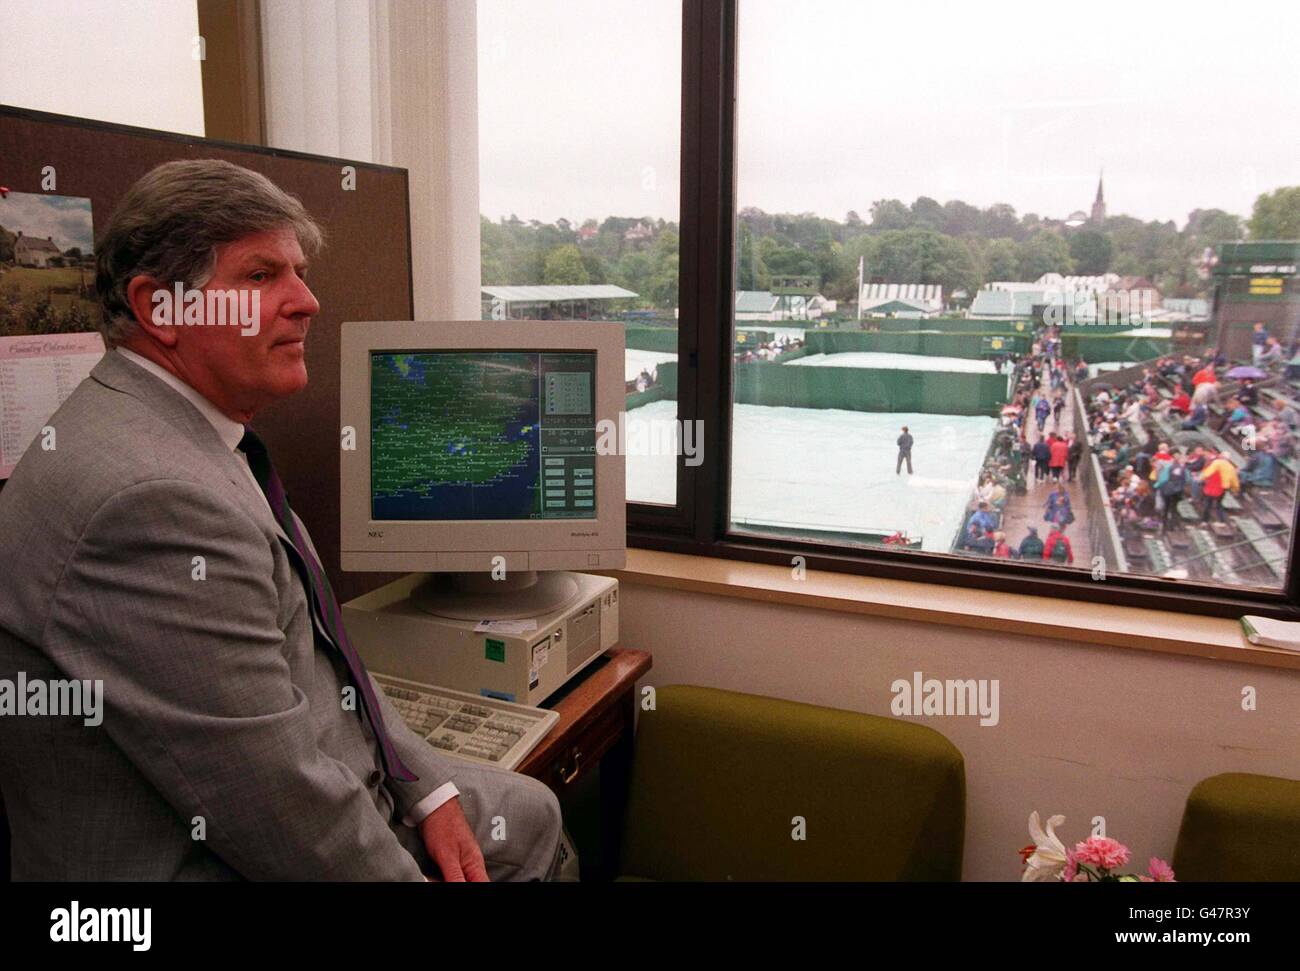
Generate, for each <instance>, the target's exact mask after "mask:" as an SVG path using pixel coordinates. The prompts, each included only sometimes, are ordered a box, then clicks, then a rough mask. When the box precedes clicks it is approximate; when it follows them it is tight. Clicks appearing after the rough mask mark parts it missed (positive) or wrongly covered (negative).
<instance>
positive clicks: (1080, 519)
mask: <svg viewBox="0 0 1300 971" xmlns="http://www.w3.org/2000/svg"><path fill="white" fill-rule="evenodd" d="M1051 387H1052V386H1051V380H1050V379H1049V378H1048V377H1047V376H1046V374H1044V376H1043V384H1042V387H1041V388H1040V390H1041V391H1042V392H1043V393H1044V394H1047V395H1048V396H1049V397H1050V395H1051ZM1065 392H1066V393H1065V407H1064V408H1063V409H1062V410H1061V421H1060V427H1059V428H1058V427H1057V423H1056V419H1054V418H1053V417H1052V416H1050V415H1049V416H1048V418H1047V424H1046V425H1045V426H1044V431H1045V432H1046V433H1051V432H1057V433H1058V434H1061V435H1068V434H1072V433H1073V432H1074V429H1075V421H1074V412H1075V408H1074V401H1075V394H1074V384H1073V382H1072V381H1070V380H1069V379H1068V378H1067V379H1066V386H1065ZM1026 421H1027V422H1028V436H1027V437H1028V439H1029V444H1030V445H1031V446H1032V445H1033V444H1034V443H1036V442H1037V441H1038V438H1039V435H1038V422H1037V421H1035V420H1034V418H1033V416H1029V417H1028V418H1027V419H1026ZM1085 424H1086V422H1085ZM1088 460H1089V452H1088V445H1087V442H1086V441H1085V442H1084V450H1083V457H1082V458H1081V459H1080V460H1079V468H1078V472H1077V473H1076V476H1075V480H1074V481H1073V482H1066V484H1065V485H1066V491H1067V492H1068V493H1069V496H1070V508H1071V509H1072V510H1073V511H1074V522H1072V523H1071V524H1070V525H1069V526H1068V527H1066V530H1065V535H1066V537H1067V538H1068V539H1069V540H1070V548H1071V550H1072V551H1073V553H1074V564H1073V565H1074V566H1076V567H1082V568H1084V569H1089V568H1091V563H1092V544H1091V541H1090V539H1089V535H1090V530H1089V529H1088V503H1087V502H1086V501H1085V499H1084V495H1083V475H1084V470H1085V467H1086V466H1087V463H1088ZM1025 485H1026V486H1028V488H1029V491H1028V492H1027V493H1026V494H1025V495H1023V496H1018V495H1014V494H1012V495H1010V496H1008V497H1007V503H1006V506H1005V507H1003V510H1002V531H1003V532H1004V533H1006V536H1007V543H1009V544H1010V546H1011V548H1012V549H1013V550H1014V549H1018V548H1019V546H1020V541H1021V540H1022V539H1024V538H1025V536H1026V534H1027V533H1028V527H1030V526H1034V527H1036V528H1037V530H1038V536H1039V538H1040V539H1042V540H1043V541H1044V542H1046V540H1047V534H1048V532H1049V531H1050V530H1051V525H1050V524H1049V523H1048V522H1047V521H1046V520H1045V519H1043V513H1044V511H1045V510H1046V508H1047V497H1048V495H1049V494H1050V493H1051V491H1052V481H1051V479H1050V478H1048V479H1047V480H1046V481H1044V482H1035V481H1034V463H1033V460H1032V459H1031V460H1030V462H1029V465H1028V466H1027V475H1026V477H1025Z"/></svg>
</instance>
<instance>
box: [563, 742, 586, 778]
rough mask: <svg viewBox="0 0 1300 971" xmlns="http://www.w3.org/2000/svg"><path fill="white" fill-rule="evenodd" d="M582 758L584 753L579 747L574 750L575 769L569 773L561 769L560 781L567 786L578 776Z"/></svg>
mask: <svg viewBox="0 0 1300 971" xmlns="http://www.w3.org/2000/svg"><path fill="white" fill-rule="evenodd" d="M581 759H582V753H581V752H579V751H578V750H577V749H574V750H573V771H572V772H570V773H569V774H568V775H565V774H564V769H560V781H561V782H562V783H564V784H565V785H566V786H567V785H568V784H569V783H570V782H572V781H573V780H574V779H576V778H577V777H578V762H579V761H580V760H581Z"/></svg>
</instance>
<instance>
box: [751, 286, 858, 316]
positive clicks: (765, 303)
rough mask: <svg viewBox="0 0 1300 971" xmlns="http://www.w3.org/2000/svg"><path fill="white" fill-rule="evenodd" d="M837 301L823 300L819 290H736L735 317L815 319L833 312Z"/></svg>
mask: <svg viewBox="0 0 1300 971" xmlns="http://www.w3.org/2000/svg"><path fill="white" fill-rule="evenodd" d="M837 305H838V304H837V302H836V301H834V300H827V299H826V298H825V297H823V296H822V295H821V294H820V293H815V294H813V295H812V296H811V297H803V296H797V295H787V296H780V295H777V294H775V293H772V292H771V291H770V290H737V291H736V302H735V314H736V320H737V321H742V320H766V321H775V320H818V319H820V318H821V317H822V316H823V315H824V314H833V313H834V312H835V308H836V307H837Z"/></svg>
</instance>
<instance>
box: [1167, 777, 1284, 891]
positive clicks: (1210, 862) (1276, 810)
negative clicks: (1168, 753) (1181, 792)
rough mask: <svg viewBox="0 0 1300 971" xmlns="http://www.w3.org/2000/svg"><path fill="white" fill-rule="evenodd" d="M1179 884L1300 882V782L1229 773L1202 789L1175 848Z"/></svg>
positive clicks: (1192, 799) (1190, 806)
mask: <svg viewBox="0 0 1300 971" xmlns="http://www.w3.org/2000/svg"><path fill="white" fill-rule="evenodd" d="M1173 866H1174V875H1175V876H1176V877H1177V878H1178V879H1179V880H1185V881H1199V880H1248V881H1253V880H1300V781H1298V780H1295V779H1278V778H1275V777H1273V776H1268V775H1250V774H1247V773H1244V772H1229V773H1225V774H1224V775H1214V776H1210V778H1208V779H1205V780H1202V781H1201V782H1199V783H1197V784H1196V788H1194V789H1193V790H1192V792H1191V795H1189V796H1188V797H1187V806H1186V808H1185V809H1184V810H1183V823H1182V826H1180V827H1179V829H1178V845H1177V846H1176V847H1175V848H1174V860H1173Z"/></svg>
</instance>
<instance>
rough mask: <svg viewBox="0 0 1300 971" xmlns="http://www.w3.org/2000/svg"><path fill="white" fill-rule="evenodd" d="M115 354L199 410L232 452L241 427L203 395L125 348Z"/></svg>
mask: <svg viewBox="0 0 1300 971" xmlns="http://www.w3.org/2000/svg"><path fill="white" fill-rule="evenodd" d="M117 353H119V354H121V355H122V356H123V357H124V358H126V359H127V360H128V361H130V362H131V363H132V364H138V365H139V366H140V367H142V368H144V369H145V370H146V371H148V372H149V373H150V374H152V375H153V376H154V377H156V378H158V380H160V381H162V382H163V383H164V384H166V385H167V386H168V387H170V388H173V389H174V390H175V391H176V392H178V393H179V394H181V395H183V396H184V397H185V400H186V401H188V402H189V403H190V404H192V405H193V406H194V407H195V408H197V409H198V410H199V414H201V415H202V416H203V417H204V418H206V419H207V420H208V421H209V422H211V423H212V427H213V428H215V429H216V430H217V434H218V435H220V436H221V440H222V441H223V442H225V443H226V448H228V449H230V450H231V451H232V452H233V451H234V450H235V448H236V447H238V445H239V442H240V440H241V439H242V438H243V437H244V426H243V425H241V424H240V423H239V422H237V421H234V420H232V419H230V418H227V417H226V416H225V415H223V414H222V413H221V412H220V411H219V410H218V409H217V406H216V405H214V404H213V403H212V402H211V401H209V400H208V399H207V398H205V397H203V395H201V394H199V393H198V392H197V391H195V390H194V389H193V388H192V387H190V386H189V385H188V384H186V383H185V382H184V381H182V380H181V379H180V378H178V377H177V376H176V375H174V374H172V373H171V372H170V371H168V370H167V369H166V368H165V367H162V366H161V365H159V364H157V363H155V362H153V361H151V360H149V359H148V358H147V357H142V356H141V355H139V354H137V353H136V352H135V351H132V350H130V349H128V348H125V347H119V348H117Z"/></svg>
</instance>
